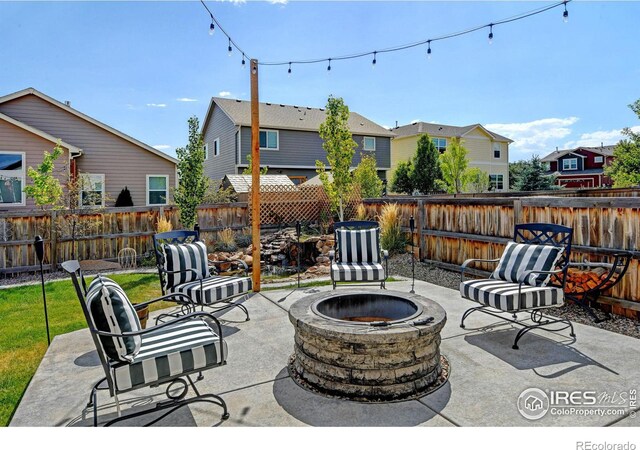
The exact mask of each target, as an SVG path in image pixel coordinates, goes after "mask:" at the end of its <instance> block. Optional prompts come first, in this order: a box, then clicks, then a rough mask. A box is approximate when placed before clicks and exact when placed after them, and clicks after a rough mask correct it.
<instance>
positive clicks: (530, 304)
mask: <svg viewBox="0 0 640 450" xmlns="http://www.w3.org/2000/svg"><path fill="white" fill-rule="evenodd" d="M460 294H461V295H462V296H463V297H464V298H467V299H469V300H474V301H476V302H478V303H481V304H483V305H487V306H492V307H494V308H497V309H500V310H502V311H518V310H521V309H530V308H539V307H547V306H561V305H562V304H563V303H564V294H563V292H562V289H560V288H555V287H551V286H537V287H536V286H528V285H526V284H523V285H522V291H521V296H520V298H519V299H518V283H510V282H507V281H502V280H494V279H484V280H467V281H463V282H462V283H460Z"/></svg>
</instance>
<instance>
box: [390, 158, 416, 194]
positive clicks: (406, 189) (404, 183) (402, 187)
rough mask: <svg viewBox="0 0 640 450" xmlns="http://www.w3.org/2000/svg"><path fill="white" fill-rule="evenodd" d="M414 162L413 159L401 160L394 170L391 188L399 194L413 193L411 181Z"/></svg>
mask: <svg viewBox="0 0 640 450" xmlns="http://www.w3.org/2000/svg"><path fill="white" fill-rule="evenodd" d="M412 170H413V164H411V161H400V162H399V163H398V167H396V170H394V172H393V177H392V179H391V190H392V191H393V192H397V193H399V194H408V195H411V194H413V184H412V183H411V171H412Z"/></svg>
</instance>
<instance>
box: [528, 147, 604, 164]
mask: <svg viewBox="0 0 640 450" xmlns="http://www.w3.org/2000/svg"><path fill="white" fill-rule="evenodd" d="M615 148H616V146H615V145H601V146H600V147H577V148H570V149H565V150H556V151H553V152H551V153H549V154H548V155H547V156H545V157H544V158H542V159H541V160H540V161H542V162H551V161H556V160H558V159H559V158H562V157H563V156H565V155H568V154H570V153H573V154H574V155H576V156H579V157H581V158H586V156H584V155H581V154H579V153H576V152H577V151H579V150H583V151H587V152H592V153H597V154H598V155H602V156H613V151H614V150H615Z"/></svg>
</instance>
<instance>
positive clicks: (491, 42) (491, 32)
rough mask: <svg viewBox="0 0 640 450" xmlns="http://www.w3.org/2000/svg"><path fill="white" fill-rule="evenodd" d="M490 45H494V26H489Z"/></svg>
mask: <svg viewBox="0 0 640 450" xmlns="http://www.w3.org/2000/svg"><path fill="white" fill-rule="evenodd" d="M489 44H493V24H491V25H489Z"/></svg>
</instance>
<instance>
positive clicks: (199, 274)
mask: <svg viewBox="0 0 640 450" xmlns="http://www.w3.org/2000/svg"><path fill="white" fill-rule="evenodd" d="M162 253H163V256H164V269H165V270H166V271H168V272H174V271H176V270H179V271H180V273H173V274H172V273H167V274H165V277H164V290H165V291H167V290H169V289H171V288H172V287H173V286H176V285H178V284H182V283H188V282H189V281H193V280H199V279H200V278H206V277H208V276H209V264H208V262H207V246H206V245H205V244H204V242H202V241H197V242H193V243H191V244H164V245H163V246H162ZM189 269H195V273H194V272H192V271H190V270H189Z"/></svg>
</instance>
